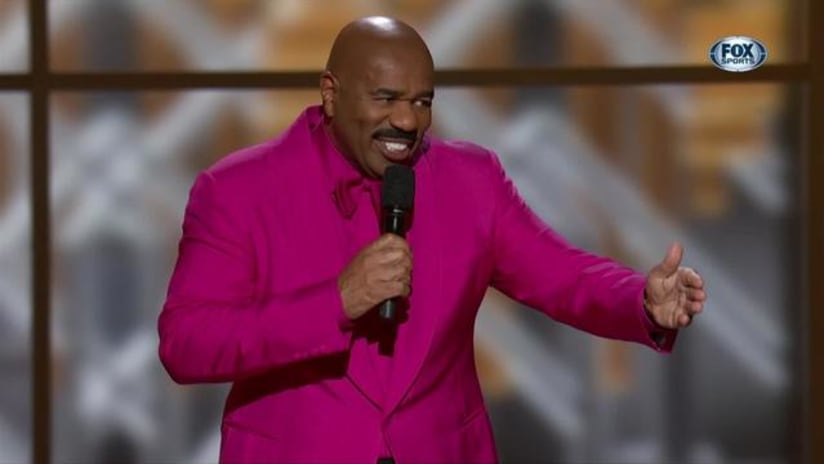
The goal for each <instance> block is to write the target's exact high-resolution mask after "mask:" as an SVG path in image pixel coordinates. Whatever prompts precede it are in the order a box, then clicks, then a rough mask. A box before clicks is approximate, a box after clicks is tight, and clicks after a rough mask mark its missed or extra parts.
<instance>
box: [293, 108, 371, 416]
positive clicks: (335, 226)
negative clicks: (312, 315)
mask: <svg viewBox="0 0 824 464" xmlns="http://www.w3.org/2000/svg"><path fill="white" fill-rule="evenodd" d="M310 118H311V116H308V113H307V114H304V116H303V117H301V118H300V119H299V120H298V122H297V123H296V124H295V125H294V126H293V128H292V129H291V130H290V131H288V132H287V137H288V138H287V139H286V140H285V142H286V143H287V144H289V145H291V150H294V152H295V153H300V154H301V156H300V158H299V159H300V166H301V168H303V170H304V172H303V175H302V176H300V183H301V184H302V185H301V186H300V190H301V191H303V192H305V196H303V197H302V198H300V197H298V198H293V199H292V200H291V202H290V205H291V207H292V208H295V210H294V214H291V215H289V217H290V218H292V221H291V222H292V224H291V225H290V227H291V228H293V229H295V230H296V232H295V234H297V235H296V239H297V240H298V241H299V243H302V244H303V246H306V247H313V248H314V249H315V250H316V251H317V252H316V253H315V254H316V255H318V256H324V260H325V261H326V263H323V264H321V263H318V264H317V266H318V267H322V268H327V266H330V268H327V269H328V270H329V272H330V273H331V274H333V275H339V274H340V272H341V271H342V270H343V269H344V268H345V267H346V265H347V264H348V262H349V255H350V253H351V251H350V247H352V243H351V240H352V237H350V236H349V233H348V232H347V229H346V224H345V222H344V221H345V220H346V219H344V217H343V215H342V214H341V212H340V211H339V208H338V206H337V203H336V199H335V196H334V181H333V179H332V176H331V174H330V172H329V167H328V166H327V165H326V163H325V161H324V158H323V157H324V154H322V153H321V152H320V150H322V149H323V146H322V145H320V143H321V142H320V140H319V139H318V137H317V135H318V134H316V133H313V131H311V130H310V127H311V125H312V124H311V121H310V120H309V119H310ZM315 130H320V129H319V128H318V129H315ZM307 211H311V212H312V214H311V215H309V214H306V212H307ZM299 218H305V223H303V225H302V226H297V224H295V222H297V221H298V220H299ZM373 221H374V219H373ZM374 227H375V228H377V225H375V226H374ZM295 265H298V266H307V265H311V264H310V263H307V262H302V263H295ZM309 323H311V321H310V322H309ZM366 354H367V353H365V350H364V346H363V340H362V339H358V338H356V337H354V336H353V339H352V342H351V344H350V356H349V362H348V366H347V370H346V376H347V378H348V379H349V380H350V381H351V382H352V383H353V384H354V386H355V387H356V388H357V389H358V390H359V391H360V392H361V393H362V394H363V395H364V396H365V397H366V398H367V399H368V400H369V401H370V402H372V403H373V404H375V405H376V406H377V407H378V408H380V404H381V399H382V398H383V395H382V394H381V389H380V384H379V383H378V380H379V379H377V376H376V373H375V366H374V365H373V362H372V359H371V358H370V357H369V356H366Z"/></svg>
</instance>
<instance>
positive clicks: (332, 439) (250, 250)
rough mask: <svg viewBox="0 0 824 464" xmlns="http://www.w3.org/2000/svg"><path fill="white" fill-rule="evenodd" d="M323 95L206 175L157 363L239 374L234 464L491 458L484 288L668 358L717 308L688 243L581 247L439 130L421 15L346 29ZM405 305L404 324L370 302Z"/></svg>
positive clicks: (227, 424)
mask: <svg viewBox="0 0 824 464" xmlns="http://www.w3.org/2000/svg"><path fill="white" fill-rule="evenodd" d="M320 91H321V92H320V93H321V101H322V105H321V106H319V107H311V108H309V109H307V110H306V111H305V112H304V113H303V114H302V115H301V116H300V117H299V118H298V119H297V120H296V121H295V122H294V124H293V125H292V126H291V127H290V128H289V129H288V130H287V131H286V132H285V133H284V134H283V135H282V136H281V137H279V138H277V139H275V140H272V141H269V142H267V143H264V144H262V145H259V146H255V147H251V148H247V149H244V150H241V151H239V152H237V153H234V154H232V155H230V156H228V157H226V158H225V159H223V160H222V161H220V162H218V163H217V164H216V165H215V166H213V167H211V168H210V169H208V170H207V171H205V172H204V173H202V174H201V175H200V176H199V177H198V179H197V180H196V182H195V184H194V186H193V188H192V192H191V197H190V200H189V204H188V207H187V210H186V217H185V220H184V224H183V237H182V239H181V243H180V254H179V258H178V262H177V265H176V268H175V271H174V275H173V276H172V279H171V283H170V286H169V293H168V298H167V301H166V304H165V306H164V309H163V312H162V314H161V316H160V320H159V330H160V357H161V359H162V361H163V364H164V365H165V367H166V369H167V370H168V372H169V374H170V375H171V376H172V378H173V379H174V380H175V381H177V382H180V383H198V382H233V388H232V391H231V393H230V394H229V398H228V400H227V403H226V408H225V412H224V420H223V425H222V445H221V455H220V458H221V461H223V462H290V463H294V462H348V463H355V462H381V461H386V462H391V460H392V459H394V460H395V461H396V462H401V463H403V462H410V463H423V462H494V461H495V460H496V452H495V447H494V443H493V437H492V431H491V428H490V424H489V419H488V416H487V414H486V410H485V408H484V403H483V398H482V396H481V389H480V386H479V383H478V378H477V374H476V371H475V364H474V357H473V325H474V320H475V315H476V313H477V310H478V306H479V304H480V302H481V300H482V298H483V296H484V293H485V291H486V289H487V287H488V286H489V285H492V286H494V287H496V288H498V289H499V290H501V291H503V292H504V293H506V294H507V295H509V296H510V297H512V298H514V299H516V300H518V301H521V302H523V303H524V304H527V305H529V306H531V307H534V308H536V309H538V310H540V311H542V312H544V313H546V314H547V315H549V316H550V317H552V318H554V319H556V320H559V321H562V322H564V323H567V324H570V325H572V326H575V327H578V328H580V329H582V330H586V331H588V332H591V333H593V334H596V335H600V336H604V337H610V338H616V339H622V340H629V341H635V342H639V343H644V344H646V345H649V346H651V347H652V348H654V349H656V350H659V351H664V352H666V351H669V350H670V349H671V347H672V344H673V342H674V338H675V335H676V329H678V328H681V327H685V326H687V325H688V324H689V323H690V322H691V319H692V317H693V316H694V315H695V314H697V313H699V312H700V311H701V310H702V307H703V303H704V301H705V299H706V294H705V292H704V290H703V283H702V280H701V277H700V276H699V275H698V274H696V273H695V272H694V271H692V270H689V269H685V268H679V263H680V261H681V255H682V249H681V247H680V245H677V244H676V245H674V246H672V247H671V248H670V250H669V252H668V253H667V256H666V258H664V260H663V261H662V262H661V263H660V264H658V265H657V266H656V267H655V268H653V270H652V271H651V272H650V273H649V274H648V275H647V276H643V275H640V274H637V273H635V272H633V271H631V270H629V269H627V268H624V267H622V266H620V265H618V264H617V263H614V262H612V261H609V260H606V259H604V258H600V257H597V256H593V255H591V254H588V253H585V252H583V251H580V250H577V249H575V248H573V247H571V246H570V245H569V244H568V243H567V242H565V241H564V240H563V239H562V238H561V237H559V236H558V235H557V234H555V233H554V232H553V231H552V230H551V229H550V228H549V227H548V226H547V225H545V224H544V223H543V222H542V221H541V220H540V219H539V218H537V217H536V216H535V215H534V214H533V213H532V212H531V211H530V210H529V208H528V207H527V206H526V205H525V204H524V202H523V201H522V200H521V199H520V197H519V196H518V193H517V191H516V189H515V187H514V186H513V184H512V183H511V182H510V181H509V180H508V179H507V177H506V175H505V173H504V171H503V169H502V168H501V165H500V163H499V162H498V160H497V157H496V156H495V155H494V154H493V153H491V152H490V151H488V150H485V149H483V148H481V147H478V146H475V145H472V144H468V143H454V142H445V141H441V140H436V139H434V138H430V137H428V136H427V135H426V131H427V129H428V128H429V125H430V118H431V106H432V101H433V98H434V90H433V64H432V57H431V56H430V54H429V51H428V49H427V47H426V45H425V44H424V42H423V40H422V39H421V38H420V37H419V36H418V34H417V33H416V32H415V31H414V30H413V29H412V28H411V27H409V26H408V25H406V24H404V23H402V22H399V21H397V20H393V19H389V18H374V17H373V18H364V19H360V20H358V21H355V22H353V23H351V24H349V25H348V26H346V27H345V28H344V29H343V30H342V31H341V32H340V34H339V36H338V37H337V39H336V40H335V43H334V45H333V47H332V51H331V54H330V57H329V62H328V65H327V68H326V70H325V72H324V73H323V74H322V76H321V82H320ZM393 164H402V165H407V166H410V167H411V168H412V169H413V170H414V173H415V178H416V195H415V198H414V206H413V210H412V220H411V227H410V229H409V233H408V239H407V240H405V239H403V238H400V237H398V236H395V235H391V234H384V235H381V233H380V230H379V213H380V208H379V206H377V205H379V202H380V200H379V198H380V190H379V189H380V179H381V178H382V176H383V174H384V172H385V170H386V169H387V167H388V166H390V165H393ZM395 297H397V298H400V299H401V301H403V302H405V303H406V305H405V311H403V315H404V316H403V318H402V319H401V320H400V321H399V322H398V324H397V326H396V327H395V328H394V329H393V330H389V328H388V327H387V326H386V325H383V324H380V323H379V319H378V318H377V317H376V316H375V313H376V311H375V310H374V308H375V306H376V305H378V304H379V303H380V302H382V301H384V300H387V299H390V298H395ZM387 346H388V347H389V349H386V347H387ZM547 388H548V389H549V388H552V385H547Z"/></svg>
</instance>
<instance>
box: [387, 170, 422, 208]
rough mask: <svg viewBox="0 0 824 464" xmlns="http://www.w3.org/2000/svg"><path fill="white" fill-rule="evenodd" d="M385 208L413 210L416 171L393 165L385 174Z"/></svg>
mask: <svg viewBox="0 0 824 464" xmlns="http://www.w3.org/2000/svg"><path fill="white" fill-rule="evenodd" d="M382 198H383V200H382V204H383V207H384V208H400V209H402V210H404V211H409V210H411V209H412V203H413V202H414V200H415V171H413V170H412V168H410V167H408V166H403V165H399V164H393V165H391V166H389V167H387V168H386V170H385V171H384V173H383V197H382Z"/></svg>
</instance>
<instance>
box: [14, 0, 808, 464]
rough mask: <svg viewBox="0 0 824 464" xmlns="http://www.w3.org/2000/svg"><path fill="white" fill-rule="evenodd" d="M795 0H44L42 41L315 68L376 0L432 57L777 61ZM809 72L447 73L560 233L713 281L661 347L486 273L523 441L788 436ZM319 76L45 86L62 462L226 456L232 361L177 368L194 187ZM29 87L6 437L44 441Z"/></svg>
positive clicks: (509, 442) (720, 450)
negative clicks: (36, 393)
mask: <svg viewBox="0 0 824 464" xmlns="http://www.w3.org/2000/svg"><path fill="white" fill-rule="evenodd" d="M797 3H798V2H797V1H791V0H783V1H782V0H746V1H744V0H738V1H736V0H726V1H721V0H717V1H713V0H706V1H701V2H696V1H688V0H636V1H629V0H626V1H618V0H598V1H596V0H575V1H572V0H546V1H504V0H474V1H469V0H467V1H458V0H452V1H434V0H395V1H378V0H374V1H369V0H361V1H354V0H352V1H331V0H329V1H320V0H308V1H307V0H269V1H266V0H260V1H252V0H242V1H238V0H162V1H161V0H157V1H150V0H117V1H112V0H106V1H102V0H101V1H90V0H53V1H51V2H49V7H50V13H49V14H50V20H49V23H50V31H49V35H50V43H49V46H50V50H51V52H50V56H51V58H50V66H51V69H52V70H53V71H129V72H135V71H181V72H182V71H186V72H210V71H286V70H318V69H320V68H321V67H322V66H323V64H324V62H325V59H326V56H327V52H328V48H329V46H330V44H331V41H332V39H333V37H334V35H335V33H336V32H337V31H338V30H339V28H340V27H341V26H342V25H343V24H345V23H346V22H348V21H349V20H351V19H353V18H355V17H358V16H361V15H366V14H392V15H396V16H398V17H400V18H402V19H405V20H406V21H408V22H410V23H411V24H413V25H414V26H416V27H418V28H419V30H420V31H421V33H422V34H423V35H424V37H425V39H426V40H427V41H428V43H429V45H430V47H431V49H432V52H433V54H434V57H435V62H436V65H437V67H439V68H451V69H454V68H459V69H467V70H471V69H478V68H490V67H496V68H507V69H517V68H519V67H537V66H602V67H639V66H649V65H685V64H694V65H709V62H708V60H707V53H708V50H709V46H710V45H711V44H712V43H713V42H715V41H716V40H717V39H719V38H721V37H724V36H727V35H749V36H751V37H754V38H757V39H759V40H761V41H762V42H763V43H764V44H765V45H766V46H767V47H768V49H769V52H770V55H769V58H768V63H772V64H776V63H787V62H793V61H797V60H799V59H801V57H799V56H797V54H798V53H799V52H798V51H797V49H798V48H797V44H798V43H800V42H801V40H802V39H803V33H804V31H803V28H802V27H801V26H802V25H801V24H800V22H799V19H800V17H799V15H798V9H799V5H798V4H797ZM25 5H26V2H25V1H22V0H3V1H0V72H3V73H12V72H15V71H25V70H26V69H27V68H28V64H27V63H28V54H29V51H28V50H29V48H28V47H29V44H28V35H27V34H28V32H27V28H28V25H27V11H26V8H25ZM803 95H804V94H803V91H802V89H799V88H796V86H795V85H793V84H791V83H790V84H785V83H780V82H779V83H773V84H709V85H706V84H693V85H656V84H649V85H640V86H638V85H615V86H608V85H607V86H566V87H551V88H550V87H493V88H489V87H484V88H481V87H471V86H467V87H442V88H438V89H437V95H436V99H435V104H434V117H435V121H434V124H433V131H434V132H435V133H436V134H438V135H440V136H442V137H445V138H459V139H469V140H472V141H475V142H477V143H480V144H483V145H486V146H488V147H490V148H493V149H494V150H496V151H497V153H498V154H499V155H500V157H501V159H502V161H503V163H504V165H505V167H506V168H507V170H508V172H509V174H510V176H511V177H512V178H513V180H514V181H515V183H516V184H517V186H518V187H519V189H520V191H521V193H522V194H523V196H524V197H525V198H526V199H527V201H528V203H529V204H530V205H531V206H532V207H533V208H534V209H535V210H536V211H537V212H538V213H539V214H540V215H541V216H542V217H543V218H544V219H545V220H547V221H548V222H549V223H550V224H551V225H552V226H553V227H554V228H556V229H557V230H558V231H560V232H561V233H562V234H563V235H565V236H566V237H567V238H568V239H570V240H571V241H572V242H574V243H575V244H577V245H580V246H582V247H585V248H587V249H590V250H592V251H595V252H599V253H603V254H607V255H610V256H613V257H615V258H618V259H620V260H622V261H624V262H626V263H627V264H629V265H632V266H634V267H637V268H639V269H641V270H646V269H648V268H649V267H650V266H651V265H652V264H654V263H655V262H657V261H658V260H659V259H661V258H662V257H663V254H664V253H665V251H666V249H667V245H668V243H669V241H670V240H672V239H680V240H682V241H683V243H684V244H685V246H686V250H687V253H686V263H685V264H686V265H689V266H692V267H695V268H696V269H698V270H699V271H700V272H701V273H702V274H703V275H704V277H705V280H706V282H707V285H708V293H709V296H710V300H709V304H708V305H707V308H706V314H705V315H703V316H702V317H701V318H699V319H698V320H697V323H696V324H695V326H694V327H692V328H691V329H690V330H687V331H685V332H683V333H682V334H681V335H680V337H679V341H678V345H677V350H676V353H675V354H673V355H671V356H669V357H664V356H659V355H657V354H655V353H654V352H652V351H651V350H649V349H646V348H642V347H638V346H633V345H629V344H623V343H616V342H610V341H606V340H602V339H597V338H594V337H592V336H589V335H586V334H582V333H579V332H576V331H574V330H572V329H570V328H567V327H565V326H562V325H559V324H557V323H555V322H553V321H551V320H549V319H547V318H546V317H544V316H542V315H540V314H539V313H537V312H534V311H531V310H528V309H526V308H522V307H519V305H518V304H516V303H513V302H512V301H510V300H508V299H506V298H505V297H503V296H501V295H500V294H498V293H496V292H494V291H490V293H489V294H488V297H487V299H486V300H485V302H484V305H483V308H482V310H481V313H480V316H479V318H478V321H477V332H476V351H477V359H478V365H479V370H480V372H481V377H482V382H483V387H484V390H485V393H486V401H487V404H488V407H489V409H490V413H491V416H492V419H493V422H494V427H495V433H496V438H497V442H498V446H499V450H500V457H501V459H502V460H503V461H504V462H512V463H519V462H573V463H601V462H603V463H606V462H621V463H659V462H663V461H665V460H681V461H684V462H692V463H700V464H712V463H722V462H723V463H726V462H787V461H791V460H794V457H796V456H797V453H798V449H797V447H798V443H797V442H796V440H798V439H797V438H796V437H797V435H798V434H799V433H800V431H799V430H798V426H799V424H800V418H799V415H800V414H801V412H800V406H799V399H798V398H799V394H800V391H801V388H802V387H801V383H800V381H799V379H800V371H799V365H800V363H801V360H802V359H803V353H802V351H801V340H799V338H798V337H796V336H794V335H793V334H795V333H797V332H798V325H799V322H798V321H799V320H800V309H799V308H800V307H799V305H798V303H799V299H798V298H799V297H798V295H797V294H796V289H797V280H798V279H799V277H800V276H799V272H798V268H799V266H798V263H797V262H796V261H795V256H797V255H798V253H799V250H798V246H799V245H798V243H797V240H796V237H798V236H799V235H798V228H797V227H798V223H797V217H798V207H799V200H798V196H797V183H798V182H797V181H794V180H793V179H796V178H799V175H798V172H797V171H798V169H799V162H798V160H799V157H800V155H799V153H800V150H801V147H800V143H801V141H800V137H801V136H800V132H799V129H798V120H799V118H800V114H801V107H802V103H803ZM318 101H319V97H318V92H317V91H316V90H315V89H311V88H307V89H304V90H292V89H266V90H259V91H257V90H192V91H173V92H172V91H150V90H146V91H127V92H103V91H72V92H68V91H57V92H53V93H52V94H51V100H50V102H51V103H50V105H51V106H50V118H51V119H50V122H51V133H50V137H51V170H50V180H49V182H50V188H51V208H52V216H51V220H52V237H53V241H54V243H53V255H52V256H53V258H52V259H53V262H52V275H51V282H50V285H51V289H52V308H53V332H52V333H53V335H52V339H53V366H54V379H53V392H52V397H53V413H52V423H53V443H52V455H53V460H54V462H85V463H96V462H100V463H104V462H176V463H209V462H215V460H216V458H217V449H218V444H219V420H220V414H221V408H222V401H223V398H224V395H225V393H226V390H227V389H226V386H199V387H180V386H177V385H175V384H174V383H172V382H171V381H170V380H169V378H168V377H167V376H166V374H165V372H164V371H163V369H162V367H161V366H160V363H159V362H158V359H157V333H156V319H157V316H158V313H159V310H160V308H161V305H162V303H163V300H164V294H165V289H166V284H167V280H168V278H169V275H170V272H171V270H172V266H173V263H174V259H175V257H176V252H177V249H176V247H177V241H178V239H179V235H180V224H181V218H182V213H183V208H184V206H185V202H186V200H187V195H188V189H189V187H190V186H191V183H192V181H193V179H194V176H195V175H196V173H197V172H198V171H199V170H201V169H204V168H205V167H207V166H209V165H210V164H211V163H213V162H214V161H216V160H217V159H219V158H220V157H221V156H223V155H225V154H226V153H228V152H230V151H232V150H234V149H237V148H239V147H242V146H245V145H248V144H252V143H256V142H259V141H263V140H265V139H267V138H270V137H272V136H274V135H277V134H278V133H279V132H280V131H281V130H282V129H283V128H284V127H285V126H286V125H287V124H289V123H290V122H291V121H292V119H293V118H294V117H295V116H296V115H297V114H298V113H299V112H300V111H301V110H302V109H303V108H304V107H305V106H306V105H309V104H315V103H317V102H318ZM29 104H30V102H29V96H28V94H27V93H26V92H14V91H11V92H3V93H0V273H2V274H0V275H1V277H0V462H25V461H27V460H28V459H30V446H31V436H30V435H31V432H30V430H31V422H32V419H31V415H32V411H31V407H30V404H29V399H30V389H31V361H30V356H31V351H30V326H31V301H30V300H31V297H30V292H31V277H30V270H31V263H30V261H31V252H30V240H31V211H30V210H29V208H30V201H29V189H30V180H29V179H30V177H29V175H30V174H29V157H30V151H29V135H28V134H29V129H30V128H29V127H28V124H29V123H28V121H29V119H28V118H29V111H30V110H29ZM273 420H277V419H275V418H273ZM285 420H288V418H286V419H285Z"/></svg>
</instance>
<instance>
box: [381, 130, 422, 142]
mask: <svg viewBox="0 0 824 464" xmlns="http://www.w3.org/2000/svg"><path fill="white" fill-rule="evenodd" d="M372 137H373V138H387V139H406V140H408V141H410V142H414V141H415V140H417V139H418V133H417V132H416V131H405V130H400V129H395V128H391V129H378V130H376V131H375V132H373V133H372Z"/></svg>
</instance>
